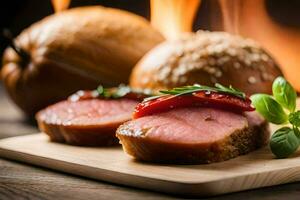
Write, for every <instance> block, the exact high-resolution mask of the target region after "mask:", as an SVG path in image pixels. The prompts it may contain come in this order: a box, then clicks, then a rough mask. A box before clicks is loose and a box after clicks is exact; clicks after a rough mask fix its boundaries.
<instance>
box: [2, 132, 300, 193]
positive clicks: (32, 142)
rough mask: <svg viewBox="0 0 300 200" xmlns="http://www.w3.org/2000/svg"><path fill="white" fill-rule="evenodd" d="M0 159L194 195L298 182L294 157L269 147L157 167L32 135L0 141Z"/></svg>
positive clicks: (298, 162)
mask: <svg viewBox="0 0 300 200" xmlns="http://www.w3.org/2000/svg"><path fill="white" fill-rule="evenodd" d="M0 156H1V157H5V158H8V159H13V160H18V161H23V162H26V163H30V164H34V165H39V166H43V167H47V168H51V169H55V170H59V171H63V172H67V173H71V174H76V175H80V176H85V177H89V178H93V179H98V180H104V181H108V182H113V183H117V184H121V185H128V186H133V187H138V188H144V189H149V190H154V191H161V192H166V193H172V194H181V195H193V196H210V195H218V194H225V193H230V192H236V191H242V190H248V189H253V188H260V187H265V186H271V185H279V184H283V183H288V182H295V181H299V180H300V155H299V153H298V155H296V156H295V157H292V158H288V159H283V160H280V159H274V158H273V156H272V154H271V153H270V151H269V149H268V147H266V148H263V149H260V150H257V151H255V152H252V153H250V154H248V155H245V156H240V157H238V158H235V159H232V160H229V161H225V162H221V163H214V164H209V165H157V164H146V163H140V162H136V161H134V160H133V159H132V158H131V157H129V156H128V155H126V154H125V153H124V152H123V151H122V149H121V147H111V148H86V147H75V146H69V145H64V144H57V143H52V142H49V141H48V138H47V137H46V136H45V135H44V134H34V135H28V136H19V137H14V138H8V139H4V140H1V141H0ZM297 156H298V157H297Z"/></svg>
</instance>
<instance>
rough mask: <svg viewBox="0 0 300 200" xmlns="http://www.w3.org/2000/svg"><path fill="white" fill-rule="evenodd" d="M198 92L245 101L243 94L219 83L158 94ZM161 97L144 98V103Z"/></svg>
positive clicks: (195, 85) (177, 94) (197, 85)
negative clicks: (230, 96)
mask: <svg viewBox="0 0 300 200" xmlns="http://www.w3.org/2000/svg"><path fill="white" fill-rule="evenodd" d="M199 91H207V92H219V93H225V94H229V95H232V96H236V97H239V98H242V99H246V95H245V93H243V92H241V91H239V90H237V89H235V88H233V87H232V86H229V87H225V86H223V85H221V84H219V83H216V84H215V87H209V86H205V85H199V84H194V85H189V86H183V87H176V88H173V89H171V90H161V91H159V92H160V93H162V94H165V95H169V94H170V95H176V96H180V95H186V94H192V93H195V92H199ZM161 96H162V95H158V96H153V97H149V98H145V99H144V101H149V100H153V99H157V98H160V97H161Z"/></svg>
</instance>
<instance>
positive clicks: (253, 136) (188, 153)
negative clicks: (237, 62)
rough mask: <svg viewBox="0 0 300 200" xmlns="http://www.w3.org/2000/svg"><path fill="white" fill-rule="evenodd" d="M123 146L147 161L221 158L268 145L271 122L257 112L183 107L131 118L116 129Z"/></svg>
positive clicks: (215, 159)
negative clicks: (239, 112) (241, 112)
mask: <svg viewBox="0 0 300 200" xmlns="http://www.w3.org/2000/svg"><path fill="white" fill-rule="evenodd" d="M117 137H118V138H119V139H120V141H121V143H122V146H123V149H124V150H125V151H126V152H127V153H128V154H130V155H132V156H133V157H134V158H136V159H138V160H143V161H148V162H161V163H176V164H194V163H210V162H219V161H223V160H228V159H230V158H234V157H236V156H238V155H243V154H246V153H249V152H250V151H253V150H255V149H257V148H259V147H261V146H263V145H265V144H266V143H267V141H268V139H269V129H268V123H267V122H266V121H265V120H264V119H263V118H262V117H261V116H260V115H259V114H258V113H256V112H249V113H243V114H237V113H233V112H229V111H225V110H220V109H214V108H203V107H199V108H195V107H193V108H180V109H174V110H171V111H168V112H163V113H157V114H155V115H150V116H145V117H142V118H138V119H134V120H131V121H128V122H126V123H124V124H123V125H121V126H120V127H119V128H118V130H117Z"/></svg>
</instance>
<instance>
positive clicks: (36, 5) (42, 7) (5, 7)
mask: <svg viewBox="0 0 300 200" xmlns="http://www.w3.org/2000/svg"><path fill="white" fill-rule="evenodd" d="M262 1H263V0H262ZM265 3H266V5H267V10H268V12H269V14H270V16H271V17H272V18H273V19H274V20H275V21H277V22H278V23H281V24H284V25H286V26H295V27H300V12H299V11H300V0H289V1H286V0H265ZM88 5H103V6H108V7H115V8H120V9H124V10H128V11H130V12H134V13H136V14H138V15H141V16H143V17H145V18H147V19H149V14H150V10H149V9H150V3H149V0H126V1H124V0H72V1H71V5H70V7H71V8H72V7H78V6H88ZM212 8H213V9H212ZM212 11H213V12H212ZM53 12H54V10H53V7H52V5H51V1H50V0H43V1H40V0H21V1H20V0H9V1H5V4H4V3H3V4H2V5H1V7H0V29H1V32H2V29H3V28H4V27H5V28H8V29H10V30H11V32H12V33H13V35H15V36H16V35H18V34H19V33H20V32H21V31H22V30H23V29H24V28H26V27H28V26H29V25H31V24H32V23H34V22H36V21H38V20H40V19H42V18H44V17H45V16H47V15H51V14H52V13H53ZM212 18H214V19H221V13H220V10H219V9H218V3H217V0H202V2H201V6H200V8H199V10H198V13H197V16H196V20H195V23H194V30H198V29H207V30H210V25H211V20H210V19H212ZM6 46H7V43H6V42H5V41H4V39H3V38H2V37H0V55H1V57H2V52H3V50H4V48H5V47H6Z"/></svg>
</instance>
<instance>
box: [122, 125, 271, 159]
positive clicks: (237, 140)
mask: <svg viewBox="0 0 300 200" xmlns="http://www.w3.org/2000/svg"><path fill="white" fill-rule="evenodd" d="M122 126H124V125H122ZM125 126H126V123H125ZM119 129H120V128H119ZM119 129H118V130H119ZM118 130H117V137H118V138H119V139H120V141H121V144H122V146H123V149H124V151H125V152H127V153H128V154H129V155H131V156H133V157H134V158H136V159H138V160H142V161H146V162H158V163H174V164H200V163H212V162H220V161H225V160H228V159H231V158H234V157H237V156H239V155H244V154H247V153H249V152H251V151H253V150H256V149H258V148H260V147H262V146H264V145H265V144H266V143H267V142H268V140H269V137H270V131H269V125H268V123H267V122H266V121H263V122H262V123H260V124H256V125H254V126H252V127H248V128H245V129H243V130H242V131H236V132H234V133H232V134H231V135H230V136H229V137H227V138H224V139H223V140H221V141H218V142H215V143H213V144H210V145H208V146H204V145H198V144H194V145H191V144H181V145H179V144H174V143H164V142H159V141H153V140H149V139H146V138H144V137H135V136H132V135H124V134H120V133H119V132H118Z"/></svg>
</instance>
